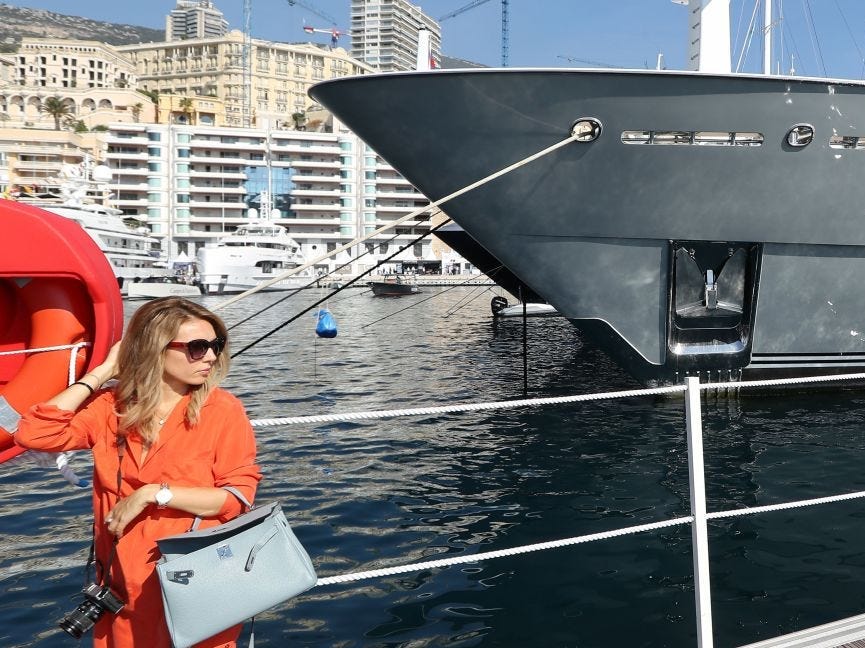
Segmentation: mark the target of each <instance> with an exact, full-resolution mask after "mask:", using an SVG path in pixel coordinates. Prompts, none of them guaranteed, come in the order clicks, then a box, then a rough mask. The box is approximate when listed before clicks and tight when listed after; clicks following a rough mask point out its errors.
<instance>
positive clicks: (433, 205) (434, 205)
mask: <svg viewBox="0 0 865 648" xmlns="http://www.w3.org/2000/svg"><path fill="white" fill-rule="evenodd" d="M576 140H577V134H576V133H574V132H573V131H572V132H571V133H570V135H568V137H566V138H565V139H563V140H560V141H558V142H556V143H555V144H553V145H551V146H548V147H546V148H544V149H541V150H540V151H538V152H537V153H533V154H532V155H529V156H528V157H525V158H523V159H522V160H518V161H517V162H514V163H513V164H509V165H508V166H506V167H504V168H503V169H500V170H498V171H496V172H494V173H491V174H490V175H488V176H486V177H484V178H481V179H480V180H476V181H475V182H472V183H471V184H468V185H466V186H465V187H463V188H462V189H457V190H456V191H454V192H453V193H449V194H448V195H447V196H444V197H443V198H439V199H438V200H433V201H432V202H430V203H429V204H427V205H424V206H423V207H419V208H418V209H415V210H414V211H413V212H411V213H409V214H406V215H405V216H400V217H399V218H398V219H396V220H395V221H393V222H392V223H388V224H387V225H384V226H383V227H380V228H378V229H377V230H374V231H373V232H370V233H369V234H365V235H364V236H362V237H360V238H356V239H355V240H353V241H350V242H348V243H346V244H344V245H341V246H339V247H337V248H336V249H335V250H333V251H332V252H327V253H325V254H323V255H321V256H319V257H318V258H316V259H313V260H312V261H308V262H306V263H304V264H302V265H299V266H297V267H296V268H292V269H291V270H287V271H286V272H283V273H282V274H280V275H277V276H275V277H273V278H272V279H268V280H267V281H265V282H262V283H260V284H258V285H257V286H255V287H253V288H250V289H249V290H247V291H245V292H242V293H240V294H239V295H235V296H234V297H232V298H230V299H227V300H226V301H224V302H222V303H219V304H216V305H215V306H211V307H210V309H211V310H214V311H215V310H220V309H222V308H225V307H226V306H229V305H231V304H233V303H234V302H236V301H239V300H241V299H244V298H245V297H248V296H249V295H253V294H255V293H257V292H259V291H261V290H264V289H265V288H268V287H270V286H272V285H273V284H275V283H279V282H280V281H282V280H284V279H287V278H288V277H291V276H294V275H296V274H297V273H299V272H302V271H304V270H306V269H307V268H310V267H313V266H314V265H315V264H316V263H319V262H321V261H324V260H325V259H328V258H330V257H331V256H335V255H336V254H339V253H340V252H343V251H345V250H348V249H350V248H352V247H355V246H357V245H360V244H361V243H363V242H364V241H366V240H367V239H370V238H372V237H374V236H378V235H379V234H381V233H382V232H386V231H387V230H389V229H392V228H393V227H396V226H397V225H400V224H402V223H404V222H406V221H408V220H414V219H415V218H417V217H418V216H420V215H421V214H423V213H424V212H427V211H432V212H433V214H432V215H434V214H435V212H437V211H441V209H440V207H441V205H443V204H445V203H446V202H449V201H451V200H453V199H454V198H458V197H460V196H462V195H463V194H466V193H468V192H470V191H474V190H475V189H477V188H478V187H482V186H483V185H485V184H487V183H489V182H492V181H493V180H496V179H497V178H500V177H502V176H504V175H507V174H508V173H510V172H511V171H515V170H516V169H519V168H520V167H523V166H525V165H527V164H529V163H531V162H534V161H535V160H537V159H539V158H542V157H544V156H545V155H549V154H550V153H552V152H554V151H557V150H558V149H560V148H562V147H563V146H566V145H567V144H570V143H571V142H575V141H576ZM432 215H431V217H432Z"/></svg>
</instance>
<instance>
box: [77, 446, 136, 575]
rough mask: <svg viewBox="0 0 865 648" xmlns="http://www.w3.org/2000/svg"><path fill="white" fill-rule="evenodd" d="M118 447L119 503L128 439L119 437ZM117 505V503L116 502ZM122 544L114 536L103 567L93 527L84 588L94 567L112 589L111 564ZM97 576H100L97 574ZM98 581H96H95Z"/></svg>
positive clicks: (85, 569)
mask: <svg viewBox="0 0 865 648" xmlns="http://www.w3.org/2000/svg"><path fill="white" fill-rule="evenodd" d="M116 446H117V501H120V488H121V486H122V485H123V472H122V468H121V466H122V464H123V455H124V454H125V450H126V438H125V437H121V436H118V437H117V441H116ZM115 503H116V502H115ZM118 542H120V538H118V537H117V536H114V542H113V544H112V545H111V553H110V554H108V560H107V561H106V563H105V566H104V567H103V566H102V563H100V562H99V561H98V560H97V559H96V524H95V523H94V524H93V526H92V527H91V536H90V552H89V554H88V555H87V564H86V565H85V566H84V586H85V587H87V584H88V582H89V579H88V575H89V574H90V569H91V567H92V566H93V565H96V566H97V567H99V568H101V572H102V574H101V576H102V583H101V585H102V586H104V587H111V563H112V562H114V556H115V555H116V554H117V543H118ZM96 575H97V576H98V575H99V574H96ZM94 580H96V579H94Z"/></svg>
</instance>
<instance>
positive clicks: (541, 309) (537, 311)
mask: <svg viewBox="0 0 865 648" xmlns="http://www.w3.org/2000/svg"><path fill="white" fill-rule="evenodd" d="M500 299H501V300H502V301H503V302H504V304H502V302H497V301H496V299H495V298H493V301H492V303H491V307H492V311H493V315H494V316H495V317H522V316H523V315H525V316H526V317H556V316H557V315H561V313H559V311H557V310H556V308H555V306H551V305H550V304H545V303H539V302H525V303H518V304H508V302H507V300H505V299H504V298H500ZM497 306H498V308H497Z"/></svg>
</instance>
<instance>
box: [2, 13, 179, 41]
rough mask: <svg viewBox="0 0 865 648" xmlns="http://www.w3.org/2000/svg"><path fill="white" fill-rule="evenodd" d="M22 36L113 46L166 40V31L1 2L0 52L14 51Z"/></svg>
mask: <svg viewBox="0 0 865 648" xmlns="http://www.w3.org/2000/svg"><path fill="white" fill-rule="evenodd" d="M24 36H32V37H36V38H69V39H81V40H96V41H101V42H103V43H111V44H112V45H127V44H131V43H146V42H150V41H162V40H165V31H164V30H161V29H150V28H148V27H137V26H135V25H117V24H114V23H109V22H102V21H99V20H91V19H90V18H82V17H80V16H66V15H64V14H58V13H53V12H51V11H45V10H43V9H28V8H27V7H16V6H12V5H9V4H5V3H2V2H0V51H3V52H14V51H15V50H16V49H17V46H18V43H19V42H20V41H21V38H22V37H24Z"/></svg>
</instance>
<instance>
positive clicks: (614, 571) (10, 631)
mask: <svg viewBox="0 0 865 648" xmlns="http://www.w3.org/2000/svg"><path fill="white" fill-rule="evenodd" d="M314 292H315V291H304V292H302V293H299V294H298V296H297V298H296V299H299V301H297V302H293V303H294V304H295V305H294V306H293V307H292V309H290V310H291V311H292V312H294V309H295V308H300V307H301V306H302V305H304V304H308V303H311V301H312V300H313V297H314V295H313V293H314ZM441 292H442V296H441V297H440V298H439V299H432V300H430V301H429V302H427V303H426V306H425V307H424V308H422V309H412V310H410V311H406V312H403V313H399V314H395V315H393V316H391V317H390V318H389V319H386V320H384V321H383V322H381V323H379V324H377V325H374V326H372V327H368V328H363V327H364V325H365V324H368V323H370V322H372V321H374V320H377V319H379V318H381V317H385V316H387V315H388V314H390V313H393V312H394V310H397V309H395V308H394V302H391V301H390V300H377V299H368V298H364V297H363V296H362V295H361V294H360V292H359V291H351V292H347V293H342V297H341V298H339V299H334V300H332V301H331V304H330V308H331V309H332V310H333V311H334V314H335V316H336V317H337V318H338V319H339V322H340V335H339V337H337V338H334V339H333V340H327V341H321V340H318V341H316V340H315V338H314V336H313V335H312V328H313V326H314V318H313V317H312V316H311V315H310V316H309V318H308V319H307V321H306V324H305V325H304V323H303V320H301V321H299V322H298V323H297V324H295V325H293V326H291V327H288V328H286V329H283V330H282V331H281V332H280V334H279V335H278V336H274V337H272V338H270V339H269V340H268V343H267V344H265V345H260V346H259V347H254V348H253V349H251V350H249V351H247V352H246V353H244V354H243V355H241V356H239V357H237V358H235V359H234V361H233V369H232V373H231V376H230V380H229V383H228V385H227V386H228V387H229V388H230V389H231V390H232V391H233V392H234V393H235V394H237V395H238V396H239V397H240V398H241V399H242V400H243V401H244V402H245V404H246V406H247V409H248V413H249V415H250V417H251V418H252V419H254V420H255V419H262V418H268V417H279V416H300V415H314V414H331V413H338V412H347V411H360V410H383V409H390V408H404V407H413V406H417V407H424V406H429V405H433V404H451V403H454V402H460V403H462V402H482V401H496V400H507V399H514V398H523V397H524V396H525V395H526V394H527V395H528V396H529V397H555V396H565V395H570V394H576V393H590V392H591V393H597V392H602V391H604V392H605V391H615V390H620V389H633V388H638V387H639V385H638V384H636V383H635V382H634V381H633V379H631V378H630V377H629V376H628V375H627V374H625V373H623V372H622V371H621V370H620V369H618V368H617V367H616V366H615V365H614V364H612V363H611V362H610V361H609V360H608V359H607V358H606V356H605V355H604V354H603V353H601V352H600V351H598V350H597V349H596V348H593V347H592V346H591V345H588V344H586V343H585V341H584V340H582V339H581V337H580V335H579V333H578V332H577V331H576V330H575V329H574V327H572V326H571V325H570V324H569V323H568V322H567V321H566V320H564V319H561V318H543V319H537V320H533V321H532V325H531V327H530V328H529V329H528V348H529V368H530V371H529V383H528V390H527V392H526V391H524V389H523V384H522V374H521V371H520V360H521V358H520V353H519V349H520V344H521V343H520V340H521V337H522V328H521V326H520V325H519V322H517V321H513V320H509V321H498V322H497V321H495V320H493V318H492V315H491V313H490V312H489V309H488V304H487V303H486V300H475V301H474V302H472V303H471V304H470V305H469V306H468V307H466V308H464V309H462V310H459V311H457V312H456V313H455V314H453V315H451V316H449V317H445V315H446V314H447V313H448V312H450V311H451V310H452V309H453V307H454V306H455V305H456V304H458V303H459V302H460V301H461V300H463V299H464V298H465V297H466V296H467V295H469V294H470V293H471V289H470V288H458V289H454V290H452V291H446V289H444V288H442V289H441ZM273 298H274V295H272V294H261V295H256V296H253V297H250V298H248V299H247V300H244V301H243V302H240V303H239V304H237V305H236V306H234V307H230V308H228V309H226V310H225V311H223V312H222V315H223V317H225V318H226V320H227V322H228V323H229V325H231V324H232V323H233V322H237V321H240V320H241V319H243V318H245V317H248V316H250V315H252V314H254V313H256V312H257V311H259V310H261V309H262V308H263V307H265V306H267V305H268V304H270V303H271V302H272V300H273ZM199 299H200V300H201V302H202V303H204V304H206V305H209V306H211V307H215V306H217V305H218V303H219V301H220V299H219V298H216V297H201V298H199ZM135 308H137V303H136V302H126V303H125V309H126V312H127V314H128V313H130V312H131V311H132V310H134V309H135ZM276 310H278V309H271V310H270V311H268V312H267V313H266V314H263V315H262V316H261V317H260V318H258V319H256V320H254V322H255V323H254V324H253V323H250V324H246V325H241V326H238V327H236V328H235V329H233V330H232V332H231V335H232V340H233V343H232V344H233V347H234V348H235V349H238V348H240V347H241V346H243V345H244V343H245V342H248V341H250V340H252V339H253V338H254V337H257V335H258V333H259V332H260V331H261V330H263V329H264V330H270V329H271V328H274V327H276V326H278V325H279V324H280V323H281V322H282V321H284V320H285V319H286V318H287V316H288V313H286V312H274V311H276ZM279 310H282V309H279ZM304 319H306V318H304ZM406 330H411V331H412V332H413V335H412V339H411V341H410V343H409V344H407V343H406V342H407V341H406V338H405V335H404V331H406ZM453 330H459V331H460V332H461V333H460V335H459V336H453V335H448V334H443V333H445V332H448V331H453ZM277 344H278V348H279V354H278V357H277V356H275V355H274V353H273V349H274V348H275V347H274V345H277ZM397 350H399V352H397ZM383 352H384V353H389V354H390V356H391V361H390V362H388V363H387V364H386V365H383V364H382V363H381V362H380V361H379V360H378V358H380V356H381V354H382V353H383ZM467 358H471V361H466V359H467ZM277 360H278V361H277ZM265 367H266V371H265ZM444 367H446V369H444ZM490 376H495V380H490ZM407 378H408V379H407ZM396 384H398V385H399V387H398V388H397V389H394V387H393V386H394V385H396ZM433 395H434V396H433ZM863 406H865V400H863V398H862V395H861V392H859V391H857V390H851V389H849V388H842V389H841V390H833V389H829V390H826V389H822V390H818V391H810V390H809V391H804V392H803V391H800V392H793V397H792V398H791V394H790V393H789V392H786V393H772V392H770V393H767V394H751V393H749V392H746V391H744V390H743V391H742V392H739V393H735V392H730V393H729V394H724V395H723V396H722V395H721V394H718V395H713V394H711V393H710V394H707V395H706V396H705V402H704V424H703V425H704V433H705V442H704V443H705V456H706V483H707V497H708V503H709V507H710V510H727V509H734V508H740V507H742V506H750V507H753V506H760V505H764V504H772V503H779V502H787V501H790V500H798V499H805V498H809V497H820V496H826V495H833V494H837V493H843V492H850V491H856V490H861V489H862V488H863V481H862V479H861V475H860V472H861V471H860V466H861V462H862V460H863V459H865V444H863V441H862V438H861V434H860V432H861V425H860V421H859V416H858V411H859V410H860V409H861V408H862V407H863ZM684 420H685V419H684V412H683V405H682V400H681V398H675V399H674V398H671V397H656V398H651V397H650V398H632V399H623V400H617V401H602V402H598V403H577V404H572V405H564V406H557V407H555V408H548V407H537V408H528V409H515V410H501V411H497V412H483V411H479V412H474V413H462V414H446V415H437V416H426V417H408V418H399V419H383V420H376V421H362V420H360V421H354V422H344V423H331V424H308V425H292V426H269V427H263V428H260V429H259V430H258V432H257V436H258V438H259V452H260V458H261V461H262V465H263V466H265V467H266V475H265V479H264V481H263V482H262V488H261V492H260V495H259V497H260V498H261V501H267V500H270V499H280V500H281V501H283V502H284V507H285V509H286V514H287V516H288V518H289V521H290V522H291V524H292V526H293V527H294V528H295V531H296V533H297V534H298V537H299V538H300V540H301V541H302V542H303V543H304V546H305V547H306V548H307V550H308V551H309V553H310V555H311V556H312V558H313V561H314V562H315V564H316V568H317V571H318V572H319V576H320V577H327V576H331V575H335V574H343V573H347V572H357V571H360V570H365V569H377V568H381V567H388V566H396V565H402V564H408V563H413V562H422V561H424V560H430V559H433V558H441V557H450V556H465V555H470V554H472V553H479V552H482V551H490V550H496V549H506V548H510V547H515V546H520V545H525V544H532V543H536V542H542V541H548V540H554V539H558V538H564V537H569V536H572V535H581V534H589V533H597V532H602V531H607V530H609V529H613V528H622V527H627V526H631V525H635V524H643V523H649V522H654V521H656V520H658V519H672V518H676V517H679V516H681V515H685V514H687V511H688V504H687V501H688V495H687V493H688V479H687V461H686V454H687V452H686V446H685V434H684ZM73 464H74V465H76V466H77V468H78V470H79V471H80V472H81V473H83V474H85V475H86V473H87V467H86V466H87V459H86V455H85V454H83V453H78V454H77V455H75V457H74V458H73ZM0 486H2V488H0V514H2V515H3V519H4V524H5V526H4V532H5V533H6V534H7V538H8V539H9V546H10V551H8V552H7V553H6V554H5V555H4V556H3V558H2V559H0V573H2V574H3V580H2V581H0V587H2V591H3V592H4V596H3V597H0V599H2V601H0V606H2V609H3V614H4V618H7V619H10V623H7V624H4V626H3V628H2V630H0V643H2V644H3V645H4V646H10V647H12V646H15V647H17V646H28V647H31V646H33V647H36V646H39V647H41V646H45V647H46V648H47V647H49V646H53V645H56V642H57V636H56V635H55V634H53V633H54V632H55V631H54V630H53V627H54V626H53V621H54V619H55V617H59V616H60V615H61V614H62V613H63V612H65V611H67V608H68V607H69V605H70V597H71V596H72V595H74V594H75V592H76V591H77V590H78V588H79V586H80V580H81V578H80V577H81V568H82V565H83V561H84V558H85V557H86V556H85V554H86V547H87V542H88V540H87V537H88V535H87V534H88V529H87V520H88V519H89V513H88V510H89V496H88V494H87V490H86V489H74V488H71V487H69V486H67V485H65V482H63V481H62V478H61V477H59V476H58V475H57V474H56V473H55V472H54V471H46V470H44V469H39V468H34V467H33V466H32V465H31V464H30V463H29V462H26V461H25V460H24V459H23V458H22V459H21V460H20V463H16V464H11V465H9V464H7V466H5V467H4V471H3V472H2V474H0ZM49 502H50V503H51V504H50V506H51V507H52V509H51V510H52V513H51V514H48V513H47V512H45V513H40V514H39V515H36V516H34V514H33V509H34V508H35V509H39V510H44V511H47V508H46V507H47V506H48V503H49ZM58 507H59V508H58ZM55 511H56V513H55ZM861 511H862V503H861V500H860V501H851V502H845V503H840V504H833V505H827V506H820V507H810V508H803V509H795V510H791V511H781V512H776V513H772V514H766V515H761V516H749V517H744V518H738V519H732V520H723V521H716V522H712V523H710V525H709V536H710V537H709V540H710V547H711V560H712V572H711V574H712V588H713V603H714V607H713V613H714V614H713V616H714V629H715V635H716V645H718V646H722V645H724V646H742V645H746V644H748V643H751V642H754V641H758V640H764V639H769V638H772V637H775V636H778V635H782V634H786V633H788V632H792V631H794V630H801V629H804V628H809V627H812V626H816V625H820V624H823V623H828V622H830V621H834V620H836V619H838V618H844V617H849V616H854V615H857V614H860V613H861V611H862V609H865V596H863V594H862V591H861V588H860V586H859V583H860V581H861V580H862V578H863V576H865V573H862V570H863V569H865V566H863V564H862V562H861V551H860V549H859V547H858V542H857V541H856V538H858V537H859V536H860V535H861V531H862V527H861V524H862V522H861V519H862V518H861ZM689 544H690V534H689V531H688V529H687V527H681V528H678V527H677V528H672V529H668V530H663V531H658V532H651V533H644V534H639V535H634V536H627V537H623V538H619V539H615V540H612V541H606V542H603V543H590V544H585V545H580V546H575V547H569V548H568V547H566V548H562V549H556V550H553V551H547V552H540V553H534V554H528V555H526V556H517V557H513V558H503V559H498V560H494V561H488V562H487V561H484V562H479V563H476V564H470V565H465V566H462V567H450V568H444V569H439V570H426V571H423V572H420V573H409V574H402V575H399V576H393V577H388V578H384V579H377V580H371V581H364V582H362V583H359V584H347V585H339V586H332V585H331V586H327V587H320V588H315V589H314V590H312V591H311V592H309V593H308V594H307V595H304V596H301V597H299V598H297V599H295V600H293V601H291V602H289V603H287V604H285V605H284V606H280V607H278V608H276V609H275V610H273V611H272V612H271V613H268V614H267V615H262V617H260V618H258V619H257V620H256V642H257V643H260V644H261V645H272V646H281V645H291V644H292V643H298V644H299V645H310V646H318V647H321V648H328V647H330V646H333V645H339V644H344V645H355V646H402V645H417V644H418V643H419V644H420V645H424V643H425V644H426V645H441V644H442V643H443V642H447V643H449V644H451V645H455V646H496V645H514V646H518V645H519V646H521V645H539V644H538V638H541V637H542V638H543V639H544V641H543V642H542V643H541V645H551V646H572V645H574V644H577V645H580V646H588V647H595V646H596V647H602V646H604V647H605V646H610V645H635V646H647V647H652V648H654V647H656V646H670V647H679V646H693V645H695V633H696V629H695V625H694V624H695V621H694V592H693V587H692V580H691V569H692V565H691V553H690V550H689ZM6 593H14V598H13V597H11V596H8V595H6ZM57 632H59V631H57Z"/></svg>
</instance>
